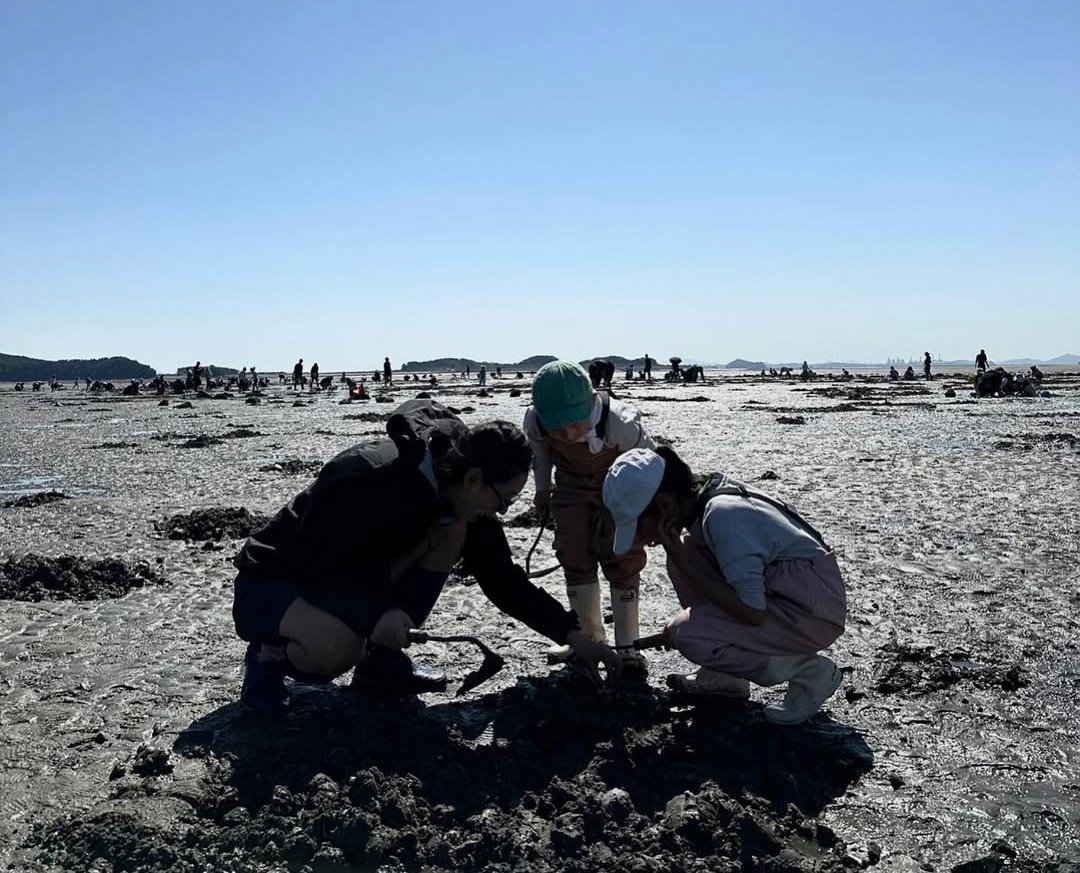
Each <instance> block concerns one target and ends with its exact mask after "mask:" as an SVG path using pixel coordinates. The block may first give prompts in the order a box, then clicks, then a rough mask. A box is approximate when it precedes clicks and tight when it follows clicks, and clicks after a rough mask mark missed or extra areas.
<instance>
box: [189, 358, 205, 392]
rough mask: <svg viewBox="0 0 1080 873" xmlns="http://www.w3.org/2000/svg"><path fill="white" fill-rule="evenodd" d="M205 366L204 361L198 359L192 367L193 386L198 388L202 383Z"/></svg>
mask: <svg viewBox="0 0 1080 873" xmlns="http://www.w3.org/2000/svg"><path fill="white" fill-rule="evenodd" d="M202 374H203V367H202V361H196V362H195V366H194V367H192V368H191V387H192V388H198V387H199V386H200V385H201V384H202Z"/></svg>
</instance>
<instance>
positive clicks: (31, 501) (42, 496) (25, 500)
mask: <svg viewBox="0 0 1080 873" xmlns="http://www.w3.org/2000/svg"><path fill="white" fill-rule="evenodd" d="M70 499H71V498H70V497H68V496H67V495H66V494H64V492H62V491H38V492H37V493H36V494H24V495H22V496H21V497H15V498H13V499H12V500H6V501H4V503H3V504H2V505H3V508H4V509H29V508H31V507H34V506H44V505H45V504H46V503H56V501H58V500H70Z"/></svg>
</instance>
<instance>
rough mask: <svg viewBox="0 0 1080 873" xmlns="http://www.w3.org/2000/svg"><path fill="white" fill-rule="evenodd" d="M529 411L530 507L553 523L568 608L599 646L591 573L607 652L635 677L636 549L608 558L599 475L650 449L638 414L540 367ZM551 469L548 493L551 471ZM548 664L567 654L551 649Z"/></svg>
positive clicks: (566, 370) (585, 379)
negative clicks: (605, 605)
mask: <svg viewBox="0 0 1080 873" xmlns="http://www.w3.org/2000/svg"><path fill="white" fill-rule="evenodd" d="M532 401H533V402H532V406H531V407H530V408H529V409H528V411H527V412H526V413H525V422H524V424H523V425H522V430H523V431H524V432H525V435H526V436H527V437H528V438H529V444H530V445H531V446H532V450H533V477H534V479H535V485H536V497H535V501H534V502H535V505H536V508H537V512H538V513H539V514H540V515H543V514H544V513H545V512H547V511H550V513H551V515H552V517H553V518H554V520H555V525H556V527H555V554H556V556H557V557H558V559H559V563H560V564H561V565H562V568H563V572H564V573H565V575H566V593H567V599H568V600H569V604H570V608H571V609H573V610H574V611H575V612H576V613H577V615H578V621H579V622H580V623H581V629H582V631H583V632H584V633H585V635H586V636H588V637H590V638H591V639H593V640H594V641H595V642H602V641H603V640H604V639H605V633H604V624H603V620H602V617H601V612H600V584H599V577H598V575H597V567H599V568H600V570H601V571H602V572H603V574H604V578H605V579H607V581H608V582H609V583H610V586H611V611H612V614H613V615H614V619H615V650H616V651H617V652H618V653H619V655H620V657H621V659H622V663H623V671H624V674H626V675H627V676H634V675H635V674H636V675H637V677H639V678H640V677H643V676H644V675H645V674H646V672H647V665H646V663H645V659H644V657H643V656H642V655H641V653H640V652H637V651H636V650H635V649H634V647H633V643H634V640H636V639H637V638H638V636H639V634H638V601H637V598H638V588H639V586H640V585H641V571H642V569H643V568H644V566H645V550H644V548H642V547H641V546H636V547H631V548H628V549H624V550H623V552H622V554H620V555H615V554H613V552H612V542H613V539H614V535H615V524H614V522H613V520H612V518H611V515H610V514H609V513H608V512H607V510H605V509H604V501H603V495H602V490H603V485H604V476H605V474H606V473H607V471H608V469H609V468H610V467H611V464H612V462H613V461H614V460H615V459H616V458H617V457H618V456H619V455H620V454H622V452H624V451H626V450H627V449H631V448H635V447H644V448H652V447H653V441H652V439H651V438H650V437H649V435H648V434H647V433H646V432H645V429H644V428H643V427H642V426H641V423H640V422H639V420H638V413H637V412H636V411H635V410H633V409H631V408H630V407H629V406H627V405H626V404H624V403H622V402H620V401H619V400H615V399H613V398H611V397H610V396H609V395H608V394H607V393H597V392H595V391H593V387H592V383H591V382H590V380H589V374H588V373H586V372H585V370H584V369H583V368H582V367H581V366H580V365H579V364H576V363H573V362H571V361H552V362H551V363H548V364H545V365H544V366H543V367H541V368H540V369H539V370H538V371H537V373H536V377H535V378H534V379H533V384H532ZM552 467H554V469H555V482H554V487H552V481H551V478H552V477H551V472H552ZM549 654H550V656H551V658H552V660H560V659H563V658H565V657H567V655H568V654H569V651H568V650H566V649H565V647H562V648H558V647H556V648H555V649H552V650H551V652H550V653H549Z"/></svg>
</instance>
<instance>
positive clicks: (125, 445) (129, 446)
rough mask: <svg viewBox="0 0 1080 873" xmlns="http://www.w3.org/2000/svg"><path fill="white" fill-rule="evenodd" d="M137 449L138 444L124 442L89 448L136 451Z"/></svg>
mask: <svg viewBox="0 0 1080 873" xmlns="http://www.w3.org/2000/svg"><path fill="white" fill-rule="evenodd" d="M138 447H139V444H138V443H125V442H118V443H100V444H99V445H96V446H90V448H92V449H137V448H138Z"/></svg>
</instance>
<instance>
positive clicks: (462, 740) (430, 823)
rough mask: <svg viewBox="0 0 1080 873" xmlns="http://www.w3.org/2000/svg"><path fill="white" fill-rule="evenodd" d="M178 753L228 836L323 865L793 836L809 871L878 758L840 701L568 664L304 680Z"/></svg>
mask: <svg viewBox="0 0 1080 873" xmlns="http://www.w3.org/2000/svg"><path fill="white" fill-rule="evenodd" d="M173 750H174V752H175V753H177V754H181V755H185V756H189V757H200V758H205V759H207V761H208V762H209V763H210V764H211V766H210V768H209V772H210V776H209V784H208V785H207V789H208V790H207V799H206V803H205V806H204V807H203V808H202V809H200V810H199V815H200V816H201V817H202V819H203V821H204V822H205V823H206V825H207V826H212V827H213V829H214V830H215V837H214V840H215V842H217V843H218V844H219V845H220V846H221V847H222V848H223V849H224V848H226V847H236V846H249V847H252V848H253V850H254V851H255V853H256V856H258V855H259V853H261V852H265V853H266V854H267V857H266V859H265V860H266V861H268V862H269V861H270V860H271V859H272V858H275V857H276V858H278V859H281V858H282V857H284V858H286V859H287V860H286V863H288V864H289V865H290V866H293V867H296V868H299V867H300V866H303V865H304V864H307V863H312V864H313V868H312V869H327V870H331V869H346V868H348V869H355V867H353V866H350V865H358V866H360V867H361V868H367V869H372V868H373V867H375V866H378V865H379V864H382V863H386V862H387V861H393V862H395V863H400V864H404V865H406V867H408V868H410V869H411V868H412V866H413V865H424V864H426V865H428V866H429V867H430V868H431V869H452V870H479V869H488V865H490V864H493V863H503V864H507V865H509V868H510V869H532V865H539V866H538V867H537V868H536V869H560V870H563V869H564V870H578V869H582V870H585V869H608V868H611V865H612V864H613V863H615V861H616V860H620V859H621V860H628V859H629V858H630V857H632V856H635V857H637V858H640V857H641V856H642V853H645V854H649V853H652V854H653V855H654V856H655V857H656V858H657V859H658V863H659V862H660V859H665V860H664V861H663V865H664V866H663V869H668V866H667V865H669V864H671V863H678V862H677V859H684V860H689V859H691V858H693V859H697V862H698V863H701V861H702V859H705V858H710V857H714V858H716V859H718V860H719V859H727V861H728V863H731V862H736V863H739V864H742V865H748V866H749V867H750V868H755V867H757V866H758V865H759V863H760V861H761V860H762V859H765V858H769V857H774V856H776V855H779V854H781V853H784V858H785V863H786V864H788V867H787V868H786V869H793V870H797V869H800V868H801V865H802V863H803V862H805V863H806V864H808V865H811V866H812V865H813V864H814V863H815V862H817V861H820V860H821V859H822V858H824V857H828V856H830V853H829V851H828V850H827V849H826V848H825V847H823V846H820V845H818V844H817V843H816V842H815V841H814V834H815V830H814V827H813V825H812V824H808V821H807V820H808V819H810V818H813V817H814V816H815V815H816V814H817V813H818V812H820V811H821V810H822V808H824V806H826V805H827V804H828V803H829V802H830V801H832V800H833V799H834V798H836V797H837V796H839V795H841V794H843V793H844V791H845V790H846V789H847V788H848V787H849V786H850V785H851V784H852V783H853V782H854V781H855V780H857V779H858V778H859V777H860V776H862V775H863V774H864V773H866V772H867V771H869V770H870V769H871V767H872V766H873V755H872V753H871V751H870V749H869V747H868V746H867V744H866V743H865V741H864V740H863V738H862V736H861V735H859V734H858V733H857V732H856V731H855V730H853V729H852V728H850V727H848V726H846V725H842V724H839V723H836V722H834V721H832V720H831V719H829V718H828V717H826V716H819V717H818V718H816V719H814V720H813V721H812V722H810V723H808V724H806V725H803V726H800V727H795V728H780V727H776V726H773V725H771V724H769V723H767V722H766V721H764V719H763V718H762V716H761V708H760V705H759V704H735V705H732V704H720V703H711V704H704V705H701V704H699V705H696V706H680V705H679V701H678V700H676V699H674V698H672V697H671V695H670V694H668V693H667V692H666V691H660V690H658V689H655V688H636V689H622V690H615V689H612V690H605V691H602V692H600V693H597V692H596V691H594V690H592V689H590V688H587V687H584V686H583V685H582V684H581V683H580V680H577V679H574V678H570V677H567V676H566V675H564V674H553V675H552V676H550V677H545V678H540V679H538V678H531V677H529V678H521V679H519V680H518V682H517V684H516V685H515V686H514V687H511V688H508V689H505V690H503V691H500V692H498V693H494V694H490V695H486V696H484V697H482V698H479V699H477V700H474V701H469V702H451V703H436V704H433V705H425V704H424V703H422V702H420V701H418V700H416V699H415V698H399V699H385V698H384V699H379V698H371V697H365V696H362V695H360V694H358V693H356V692H354V691H350V690H348V689H346V688H344V687H331V688H325V689H320V688H310V687H307V686H293V695H292V711H291V712H290V714H289V715H288V717H287V718H285V719H284V720H282V721H280V722H278V723H276V724H275V723H267V724H253V723H251V722H249V721H246V720H245V719H243V718H242V717H241V716H240V713H239V710H238V708H237V706H236V705H235V704H230V705H228V706H225V707H222V708H221V709H219V710H217V711H215V712H213V713H210V714H209V715H207V716H205V717H204V718H201V719H199V720H197V721H196V722H194V723H192V724H191V725H190V726H189V727H188V728H187V729H186V730H185V731H183V732H182V733H181V735H180V736H179V737H178V739H177V740H176V742H175V744H174V748H173ZM215 783H219V784H215ZM211 823H213V825H211ZM204 836H205V835H204ZM204 845H205V843H204ZM268 846H270V847H272V849H271V848H267V847H268ZM831 857H832V860H833V861H835V860H836V857H835V855H831ZM339 865H344V866H339ZM598 865H599V866H598ZM807 869H809V867H808V868H807Z"/></svg>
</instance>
